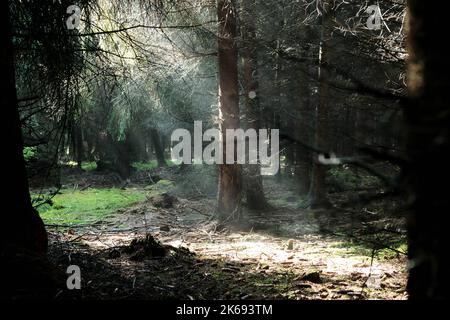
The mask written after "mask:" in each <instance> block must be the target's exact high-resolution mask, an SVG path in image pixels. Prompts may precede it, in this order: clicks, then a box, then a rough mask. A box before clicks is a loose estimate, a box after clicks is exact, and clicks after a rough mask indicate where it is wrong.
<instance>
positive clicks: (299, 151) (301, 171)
mask: <svg viewBox="0 0 450 320" xmlns="http://www.w3.org/2000/svg"><path fill="white" fill-rule="evenodd" d="M303 68H305V69H306V70H303ZM307 68H308V67H307V66H302V69H301V70H300V76H299V79H300V90H299V93H300V98H299V100H300V102H299V104H300V105H299V117H300V122H299V123H298V124H297V126H296V128H295V134H296V139H298V141H299V142H300V143H296V144H295V146H294V147H295V177H296V180H297V185H298V193H299V194H300V195H306V194H308V192H309V189H310V187H311V171H312V156H311V151H310V150H309V149H308V148H307V147H306V146H308V145H310V144H311V134H310V131H311V130H310V128H308V126H307V124H308V123H309V121H308V118H307V117H308V115H309V114H310V110H309V108H310V98H309V95H310V94H311V92H310V90H309V85H308V82H307V76H306V75H305V74H307V70H308V69H307Z"/></svg>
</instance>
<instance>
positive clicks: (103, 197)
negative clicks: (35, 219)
mask: <svg viewBox="0 0 450 320" xmlns="http://www.w3.org/2000/svg"><path fill="white" fill-rule="evenodd" d="M144 200H145V192H144V191H140V190H137V189H127V190H122V189H115V188H113V189H87V190H83V191H79V190H62V191H61V193H60V194H57V195H56V196H55V197H54V198H53V199H52V201H53V205H49V204H44V205H42V206H40V207H38V210H39V213H40V215H41V217H42V219H43V220H44V222H45V223H46V224H64V225H66V224H67V225H85V224H92V223H96V222H98V221H104V220H107V219H108V217H110V216H111V215H112V214H113V213H114V212H116V211H117V210H118V209H121V208H124V207H127V206H129V205H131V204H133V203H137V202H141V201H144Z"/></svg>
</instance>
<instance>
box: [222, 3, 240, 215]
mask: <svg viewBox="0 0 450 320" xmlns="http://www.w3.org/2000/svg"><path fill="white" fill-rule="evenodd" d="M235 10H236V7H235V5H234V3H233V1H231V0H219V1H218V8H217V17H218V21H219V42H218V64H219V86H220V112H221V116H222V123H221V131H222V137H223V142H224V150H223V159H224V162H225V160H226V148H225V141H226V129H236V128H238V127H239V95H238V93H239V90H238V66H237V60H238V53H237V47H236V42H235V38H236V11H235ZM234 149H236V148H234ZM241 187H242V183H241V166H240V165H238V164H223V165H220V166H219V190H218V213H219V220H221V221H222V222H223V221H232V220H237V219H238V218H239V211H240V202H241V198H240V197H241Z"/></svg>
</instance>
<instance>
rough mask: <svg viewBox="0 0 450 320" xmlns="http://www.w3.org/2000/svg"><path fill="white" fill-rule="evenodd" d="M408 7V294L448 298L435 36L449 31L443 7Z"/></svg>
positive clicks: (449, 142)
mask: <svg viewBox="0 0 450 320" xmlns="http://www.w3.org/2000/svg"><path fill="white" fill-rule="evenodd" d="M408 6H409V8H408V10H409V37H408V42H409V43H408V51H409V62H408V89H409V93H410V99H409V101H408V103H407V105H406V108H405V116H406V122H407V125H408V153H409V159H410V164H409V166H408V167H407V168H405V174H406V176H407V178H408V180H407V182H408V186H409V193H410V194H411V195H412V197H411V198H412V204H411V205H412V207H411V213H410V216H409V225H408V227H409V229H408V231H409V248H408V254H409V259H410V265H411V268H410V271H409V281H408V293H409V298H410V299H448V298H450V291H449V290H448V288H449V286H450V275H449V270H450V262H449V261H450V259H448V248H449V246H450V237H449V235H448V226H449V222H450V219H449V218H448V214H449V212H450V200H449V199H450V197H449V194H448V188H446V187H445V186H446V185H448V183H449V181H450V156H449V155H450V134H449V131H448V130H449V123H450V113H449V105H450V95H449V92H450V59H449V58H448V56H447V54H446V52H447V50H446V48H447V47H446V41H445V40H444V39H442V38H438V39H436V38H434V37H433V35H434V34H435V32H437V31H438V30H439V31H440V32H439V36H440V35H441V34H442V33H441V32H443V34H445V32H448V31H450V30H449V27H448V25H447V20H448V18H447V16H446V15H447V13H446V11H445V10H436V8H435V6H433V5H431V4H430V3H427V2H425V1H418V0H410V1H408Z"/></svg>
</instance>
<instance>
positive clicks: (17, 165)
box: [0, 1, 47, 253]
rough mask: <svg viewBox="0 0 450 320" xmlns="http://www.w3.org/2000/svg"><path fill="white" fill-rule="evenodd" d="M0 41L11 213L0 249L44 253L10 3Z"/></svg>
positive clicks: (0, 14) (1, 20)
mask: <svg viewBox="0 0 450 320" xmlns="http://www.w3.org/2000/svg"><path fill="white" fill-rule="evenodd" d="M0 37H1V39H0V43H1V48H0V76H1V77H3V90H2V94H1V95H0V101H1V103H0V106H1V109H2V113H3V114H2V116H3V119H4V120H5V121H3V128H4V134H3V137H5V138H6V140H7V141H8V143H6V144H4V145H3V159H4V160H5V168H6V169H7V170H8V172H10V174H8V175H6V176H4V177H3V181H2V183H3V185H4V187H5V188H4V190H3V198H4V199H5V200H6V201H7V202H8V204H9V206H10V209H9V210H4V212H3V215H2V226H3V228H2V230H1V232H0V237H1V244H0V245H1V249H2V252H3V250H4V249H5V248H6V247H8V246H10V245H11V246H19V247H23V248H26V249H29V250H31V251H34V252H41V253H45V252H46V250H47V234H46V231H45V228H44V224H43V222H42V220H41V218H40V217H39V215H38V213H37V212H36V210H35V209H34V208H33V206H32V205H31V199H30V193H29V190H28V179H27V173H26V169H25V160H24V157H23V140H22V132H21V125H20V118H19V111H18V104H17V92H16V83H15V81H16V80H15V70H14V55H13V44H12V36H11V25H10V21H9V2H8V1H2V4H1V7H0ZM5 205H6V204H5Z"/></svg>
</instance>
